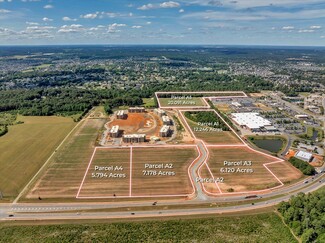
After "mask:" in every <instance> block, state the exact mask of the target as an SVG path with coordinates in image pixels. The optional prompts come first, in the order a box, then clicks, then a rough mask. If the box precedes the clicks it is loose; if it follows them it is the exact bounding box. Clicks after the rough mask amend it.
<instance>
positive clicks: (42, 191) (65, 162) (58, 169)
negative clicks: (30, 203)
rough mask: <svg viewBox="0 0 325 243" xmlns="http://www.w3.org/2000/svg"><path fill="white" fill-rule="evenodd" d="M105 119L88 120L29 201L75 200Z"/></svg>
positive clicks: (66, 145) (29, 194)
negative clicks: (36, 199)
mask: <svg viewBox="0 0 325 243" xmlns="http://www.w3.org/2000/svg"><path fill="white" fill-rule="evenodd" d="M105 121H106V120H105V119H86V120H85V121H83V122H82V124H81V125H80V126H79V127H78V128H77V129H76V130H75V131H74V132H73V133H72V134H71V136H70V137H69V138H68V139H67V140H66V142H65V143H64V144H63V145H62V147H61V148H60V149H59V150H58V151H57V153H56V155H55V156H54V157H53V158H52V160H51V161H50V163H49V165H48V168H47V169H46V171H45V172H44V173H43V174H42V175H41V176H40V177H39V178H38V180H37V181H36V183H35V185H33V187H32V188H31V190H30V191H29V192H28V193H27V195H26V198H27V199H30V198H38V197H39V196H40V197H41V198H43V199H53V198H54V199H55V198H75V197H76V195H77V191H78V189H79V186H80V183H81V181H82V178H83V176H84V174H85V171H86V168H87V166H88V163H89V160H90V158H91V155H92V153H93V151H94V145H95V142H96V139H97V136H98V131H99V130H100V129H101V128H102V127H103V125H104V123H105Z"/></svg>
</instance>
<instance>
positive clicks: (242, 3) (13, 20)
mask: <svg viewBox="0 0 325 243" xmlns="http://www.w3.org/2000/svg"><path fill="white" fill-rule="evenodd" d="M46 44H50V45H52V44H60V45H62V44H212V45H289V46H325V0H175V1H164V0H163V1H158V0H0V45H46Z"/></svg>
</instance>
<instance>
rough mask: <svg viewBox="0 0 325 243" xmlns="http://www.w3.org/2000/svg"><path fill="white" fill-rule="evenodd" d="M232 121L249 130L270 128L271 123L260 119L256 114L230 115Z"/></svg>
mask: <svg viewBox="0 0 325 243" xmlns="http://www.w3.org/2000/svg"><path fill="white" fill-rule="evenodd" d="M231 115H232V117H233V120H234V121H235V122H236V123H238V124H239V125H240V126H246V127H248V128H249V129H259V128H262V127H264V126H271V125H272V123H271V122H270V121H269V120H267V119H265V118H263V117H261V116H260V115H259V113H256V112H243V113H232V114H231Z"/></svg>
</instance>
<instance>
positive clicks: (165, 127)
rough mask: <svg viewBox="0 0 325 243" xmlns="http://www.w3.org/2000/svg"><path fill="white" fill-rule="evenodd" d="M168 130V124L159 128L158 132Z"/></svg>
mask: <svg viewBox="0 0 325 243" xmlns="http://www.w3.org/2000/svg"><path fill="white" fill-rule="evenodd" d="M169 130H170V126H167V125H164V126H163V127H162V128H161V129H160V132H168V131H169Z"/></svg>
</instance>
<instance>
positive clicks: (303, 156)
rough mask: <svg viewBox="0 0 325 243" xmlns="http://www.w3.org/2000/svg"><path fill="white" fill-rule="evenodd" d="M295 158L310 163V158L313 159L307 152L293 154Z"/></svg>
mask: <svg viewBox="0 0 325 243" xmlns="http://www.w3.org/2000/svg"><path fill="white" fill-rule="evenodd" d="M295 157H297V158H298V159H302V160H306V161H310V160H311V159H312V157H313V154H311V153H308V152H304V151H298V152H297V153H296V154H295Z"/></svg>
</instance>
